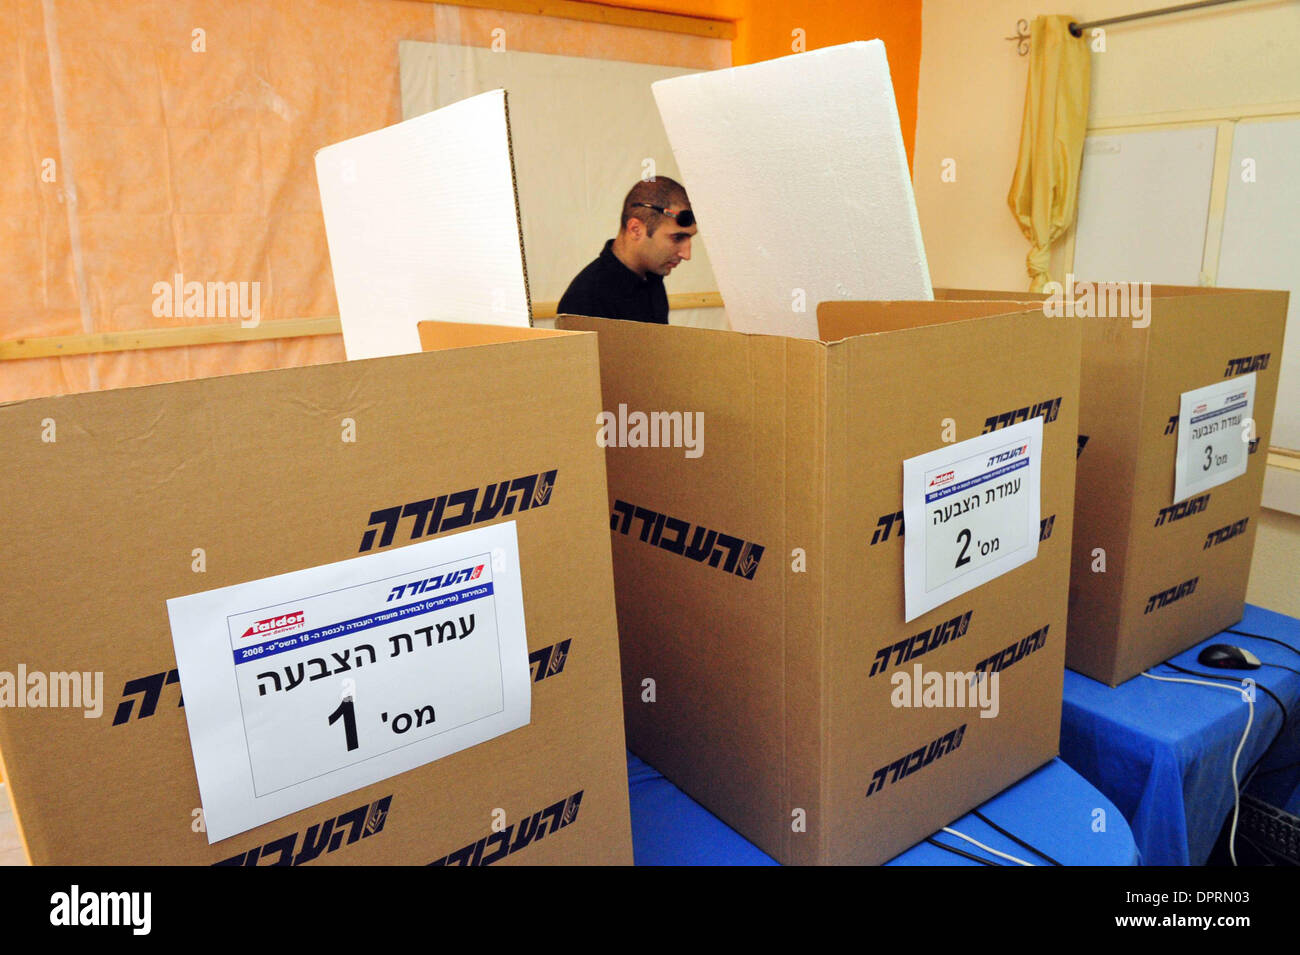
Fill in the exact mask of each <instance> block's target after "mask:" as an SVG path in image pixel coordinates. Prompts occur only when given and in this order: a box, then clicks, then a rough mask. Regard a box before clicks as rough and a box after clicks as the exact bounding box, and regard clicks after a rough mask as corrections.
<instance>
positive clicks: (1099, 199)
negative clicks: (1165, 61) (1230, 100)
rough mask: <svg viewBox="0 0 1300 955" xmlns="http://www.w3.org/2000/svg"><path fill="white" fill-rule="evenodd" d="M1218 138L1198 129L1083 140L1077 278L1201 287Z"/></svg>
mask: <svg viewBox="0 0 1300 955" xmlns="http://www.w3.org/2000/svg"><path fill="white" fill-rule="evenodd" d="M1216 135H1217V129H1216V128H1215V127H1214V126H1203V127H1196V128H1191V129H1161V130H1155V131H1149V132H1135V133H1115V134H1111V135H1104V136H1102V135H1096V136H1089V137H1087V139H1085V140H1084V146H1083V167H1082V169H1081V170H1080V173H1079V217H1078V224H1077V225H1076V227H1075V241H1074V269H1073V272H1074V276H1075V278H1077V279H1079V280H1082V281H1089V282H1152V283H1159V284H1162V285H1200V284H1201V261H1202V258H1203V256H1204V253H1205V229H1206V222H1207V219H1208V217H1209V210H1210V183H1211V180H1212V178H1213V175H1214V143H1215V137H1216Z"/></svg>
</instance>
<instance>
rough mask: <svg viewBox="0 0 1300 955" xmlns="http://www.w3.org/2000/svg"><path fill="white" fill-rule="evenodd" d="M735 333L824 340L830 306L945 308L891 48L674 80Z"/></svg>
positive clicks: (677, 148) (665, 101)
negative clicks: (920, 302)
mask: <svg viewBox="0 0 1300 955" xmlns="http://www.w3.org/2000/svg"><path fill="white" fill-rule="evenodd" d="M653 90H654V94H655V101H656V103H657V104H658V106H659V112H660V115H661V116H662V117H663V121H664V127H665V129H666V130H667V132H668V140H669V142H670V143H671V144H672V148H673V156H674V157H675V158H676V160H677V165H678V167H679V168H680V169H681V171H682V175H683V177H684V182H683V184H684V185H685V186H686V190H687V192H688V193H689V194H690V197H691V205H692V207H693V208H694V210H695V214H696V218H697V219H698V220H699V223H700V233H701V235H702V237H703V240H704V242H705V243H706V244H707V245H708V247H709V256H710V258H711V260H712V263H713V271H714V275H715V276H716V277H717V280H718V290H719V291H720V292H721V293H722V300H723V301H724V302H725V303H726V307H727V318H728V320H729V321H730V323H731V327H732V328H733V329H735V330H736V331H742V332H761V333H765V334H779V335H795V336H798V337H800V338H811V339H815V338H817V305H818V303H820V302H823V301H830V300H837V299H856V300H889V299H895V300H896V299H931V298H933V295H932V293H931V288H930V275H929V268H928V266H927V265H926V260H925V248H924V246H923V245H922V242H921V226H920V222H919V221H918V219H917V215H916V200H915V198H914V196H913V194H912V182H911V178H910V176H909V174H908V168H907V153H906V151H905V150H904V147H903V137H902V133H901V131H900V129H899V123H898V107H897V105H896V104H895V102H894V88H893V85H892V84H891V82H890V79H889V63H888V61H887V60H886V58H885V45H884V44H883V43H882V42H880V41H879V40H870V41H866V42H858V43H848V44H845V45H843V46H834V47H828V48H826V49H822V50H814V51H812V52H808V53H799V54H796V55H794V56H787V57H782V58H780V59H776V60H769V61H767V62H764V63H756V64H752V65H750V66H740V67H735V68H733V69H728V70H716V71H713V72H710V73H694V74H691V75H689V76H682V77H676V78H673V79H667V80H660V81H659V82H657V83H655V84H654V87H653Z"/></svg>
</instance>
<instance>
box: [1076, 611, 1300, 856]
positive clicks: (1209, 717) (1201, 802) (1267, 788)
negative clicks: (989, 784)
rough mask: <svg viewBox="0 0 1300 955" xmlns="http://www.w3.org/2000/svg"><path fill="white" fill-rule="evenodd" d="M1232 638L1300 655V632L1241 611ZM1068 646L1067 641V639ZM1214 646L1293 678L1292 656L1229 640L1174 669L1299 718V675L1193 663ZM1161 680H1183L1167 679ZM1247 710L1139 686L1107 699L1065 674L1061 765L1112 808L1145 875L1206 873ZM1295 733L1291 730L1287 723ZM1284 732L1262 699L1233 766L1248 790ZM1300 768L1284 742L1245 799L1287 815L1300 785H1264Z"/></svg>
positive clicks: (1157, 670)
mask: <svg viewBox="0 0 1300 955" xmlns="http://www.w3.org/2000/svg"><path fill="white" fill-rule="evenodd" d="M1232 629H1234V630H1246V631H1250V632H1252V633H1260V634H1264V635H1266V636H1270V637H1273V638H1275V639H1279V640H1284V641H1286V642H1287V643H1288V644H1290V645H1291V646H1293V647H1297V648H1300V620H1296V619H1295V618H1293V617H1287V616H1284V615H1283V614H1279V613H1273V612H1272V611H1268V610H1264V609H1262V608H1259V607H1254V606H1251V605H1247V607H1246V613H1245V617H1244V618H1243V620H1242V621H1241V623H1239V624H1237V625H1235V626H1234V627H1233V628H1232ZM1067 639H1068V637H1067ZM1212 643H1228V644H1233V645H1235V646H1240V647H1243V648H1245V649H1247V650H1249V651H1250V652H1251V653H1253V654H1255V656H1257V657H1259V658H1260V660H1262V661H1264V662H1265V663H1266V664H1269V663H1272V664H1281V665H1283V666H1287V667H1292V668H1294V669H1297V670H1300V653H1296V652H1292V651H1291V650H1288V649H1286V648H1285V647H1279V646H1277V645H1276V644H1272V643H1268V642H1267V641H1264V640H1257V639H1254V638H1252V637H1247V636H1240V635H1238V634H1233V633H1226V632H1225V633H1222V634H1219V635H1217V636H1215V637H1212V638H1210V639H1209V640H1206V641H1204V642H1203V643H1201V644H1198V645H1197V646H1195V647H1193V648H1192V649H1191V650H1188V651H1187V652H1185V653H1180V654H1178V655H1177V656H1175V657H1173V658H1172V659H1173V662H1174V663H1177V664H1178V665H1179V666H1182V667H1185V668H1186V669H1189V670H1196V671H1198V672H1202V673H1215V674H1217V675H1222V676H1224V677H1226V678H1227V679H1230V680H1235V681H1240V680H1241V679H1242V678H1243V677H1247V676H1248V677H1251V678H1252V679H1254V680H1255V681H1256V682H1257V683H1258V684H1259V685H1261V686H1267V687H1268V688H1269V689H1270V690H1272V691H1273V692H1274V693H1276V694H1277V695H1278V696H1279V697H1280V698H1281V699H1282V701H1283V702H1284V703H1285V705H1286V706H1287V709H1288V710H1290V711H1291V712H1292V713H1295V711H1296V710H1297V709H1298V708H1300V675H1298V674H1295V673H1291V672H1288V671H1287V670H1284V669H1279V668H1278V667H1277V666H1264V667H1262V668H1260V669H1258V670H1248V671H1243V670H1211V669H1210V668H1208V667H1204V666H1201V665H1200V664H1199V663H1197V662H1196V657H1197V654H1198V653H1199V652H1200V651H1201V649H1202V648H1203V647H1205V646H1208V645H1209V644H1212ZM1148 672H1150V673H1153V674H1155V675H1158V676H1169V677H1186V678H1187V679H1194V678H1193V677H1187V675H1186V674H1183V673H1179V672H1177V671H1175V670H1173V669H1172V668H1170V667H1167V666H1164V665H1161V666H1156V667H1152V668H1151V670H1149V671H1148ZM1246 717H1247V706H1246V703H1245V702H1244V700H1243V698H1242V696H1241V695H1240V694H1239V693H1230V692H1228V691H1226V690H1216V689H1211V688H1210V687H1203V686H1188V685H1187V684H1183V683H1159V682H1156V681H1154V680H1149V679H1147V678H1146V677H1142V676H1138V677H1134V678H1133V679H1131V680H1129V681H1128V682H1126V683H1123V684H1121V685H1120V686H1118V687H1116V688H1114V689H1111V688H1110V687H1107V686H1105V685H1104V684H1101V683H1098V682H1096V681H1095V680H1091V679H1089V678H1088V677H1085V676H1082V675H1080V674H1078V673H1075V672H1073V671H1071V670H1067V671H1066V672H1065V700H1064V707H1063V710H1062V719H1061V758H1062V759H1064V760H1065V761H1066V762H1067V763H1069V764H1070V766H1072V767H1073V768H1074V769H1076V770H1078V771H1079V772H1080V773H1081V774H1082V775H1083V776H1084V777H1085V778H1087V779H1088V781H1089V782H1091V783H1092V784H1093V785H1095V786H1096V787H1097V788H1098V789H1099V790H1101V792H1102V793H1104V794H1105V795H1106V796H1107V797H1109V799H1110V800H1111V801H1112V802H1113V803H1114V804H1115V805H1116V806H1118V807H1119V809H1120V811H1121V812H1122V813H1123V814H1124V817H1125V818H1126V819H1127V820H1128V822H1129V824H1130V826H1131V827H1132V830H1133V835H1134V838H1135V839H1136V840H1137V846H1138V850H1139V851H1140V852H1141V853H1142V860H1143V862H1144V863H1145V864H1147V865H1189V864H1190V865H1203V864H1204V863H1205V861H1206V860H1207V859H1208V858H1209V855H1210V851H1211V849H1213V847H1214V842H1215V840H1216V839H1217V837H1218V835H1219V832H1220V830H1221V828H1222V826H1223V821H1224V819H1225V818H1226V817H1227V815H1228V814H1229V813H1231V811H1232V801H1233V794H1232V778H1231V776H1230V769H1231V766H1232V757H1233V753H1234V752H1235V751H1236V749H1237V745H1238V743H1239V742H1240V741H1241V734H1242V731H1243V730H1244V729H1245V726H1246ZM1293 722H1294V721H1293ZM1281 727H1282V714H1281V711H1280V709H1279V708H1278V705H1277V703H1275V702H1274V701H1273V699H1272V698H1271V697H1270V696H1268V694H1266V693H1263V692H1257V693H1256V698H1255V717H1254V722H1253V725H1252V726H1251V730H1250V735H1249V737H1248V738H1247V740H1246V745H1245V748H1244V749H1243V750H1242V753H1241V757H1240V760H1239V764H1238V775H1239V777H1240V778H1244V777H1245V775H1246V773H1247V772H1248V771H1249V769H1250V768H1251V767H1252V766H1253V765H1255V762H1256V760H1258V759H1259V758H1260V756H1261V754H1263V753H1264V752H1265V751H1266V750H1268V749H1269V746H1270V744H1271V743H1273V741H1274V738H1275V737H1277V735H1278V731H1279V729H1280V728H1281ZM1297 758H1300V736H1298V735H1297V733H1296V731H1295V729H1294V726H1292V728H1290V729H1289V730H1288V732H1287V733H1286V734H1284V735H1283V737H1282V738H1280V739H1278V741H1277V745H1276V746H1274V747H1273V749H1272V750H1271V751H1270V752H1269V755H1268V758H1267V759H1266V760H1265V761H1264V762H1263V763H1261V765H1260V770H1259V772H1258V773H1257V774H1256V777H1255V782H1253V783H1252V785H1251V787H1250V791H1251V792H1255V793H1257V794H1258V795H1260V796H1261V798H1265V799H1267V800H1268V801H1270V802H1273V803H1274V804H1280V805H1287V804H1288V802H1290V805H1291V806H1292V807H1293V808H1292V811H1293V812H1294V811H1295V808H1294V807H1295V805H1296V803H1295V800H1294V797H1292V796H1291V794H1292V793H1294V791H1295V788H1296V782H1297V779H1298V778H1300V769H1297V768H1295V767H1293V768H1291V769H1290V770H1286V771H1283V772H1275V773H1267V770H1269V769H1270V768H1273V767H1275V766H1279V765H1285V764H1287V763H1290V762H1294V761H1295V760H1296V759H1297Z"/></svg>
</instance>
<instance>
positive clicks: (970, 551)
mask: <svg viewBox="0 0 1300 955" xmlns="http://www.w3.org/2000/svg"><path fill="white" fill-rule="evenodd" d="M1042 449H1043V419H1042V418H1031V419H1030V420H1028V421H1022V422H1020V423H1019V424H1014V425H1012V426H1011V427H1009V428H1003V429H1002V430H1000V431H993V432H990V433H989V434H981V435H980V436H979V437H976V438H970V439H969V440H966V441H960V442H958V443H956V444H952V445H949V446H948V447H945V448H940V449H938V450H936V451H931V452H929V453H928V454H922V455H919V456H917V457H915V458H909V459H907V460H906V461H904V462H903V526H904V527H905V528H906V529H907V532H906V534H905V535H904V537H903V598H904V603H905V605H906V618H907V619H908V620H914V619H915V618H917V617H919V616H920V615H921V614H923V613H925V612H927V611H929V610H933V609H934V608H935V607H938V606H939V605H940V604H944V603H947V602H948V601H949V600H952V599H953V598H954V597H957V596H959V595H961V594H964V593H966V592H967V591H968V590H973V589H975V588H976V587H978V586H979V585H980V584H983V583H987V582H988V581H990V580H992V579H993V578H994V577H1000V576H1001V575H1002V574H1005V573H1006V572H1007V571H1009V570H1012V569H1014V568H1016V567H1019V566H1020V565H1021V564H1024V563H1028V562H1029V561H1031V560H1033V559H1034V558H1035V557H1037V556H1038V533H1039V497H1040V482H1041V476H1042Z"/></svg>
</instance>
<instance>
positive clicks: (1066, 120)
mask: <svg viewBox="0 0 1300 955" xmlns="http://www.w3.org/2000/svg"><path fill="white" fill-rule="evenodd" d="M1069 25H1070V17H1064V16H1052V17H1035V18H1034V23H1033V26H1032V27H1031V28H1030V36H1031V39H1030V51H1029V84H1028V86H1027V88H1026V89H1025V117H1024V121H1023V123H1022V124H1021V127H1020V156H1019V159H1018V161H1017V162H1016V174H1015V177H1014V178H1013V179H1012V180H1011V191H1010V192H1008V193H1007V205H1009V206H1010V207H1011V213H1012V215H1014V216H1015V217H1016V221H1017V222H1019V223H1020V231H1021V232H1023V233H1024V234H1025V238H1026V239H1028V240H1029V244H1030V248H1029V255H1028V256H1026V258H1025V264H1026V267H1027V270H1028V272H1029V279H1030V284H1029V289H1030V291H1031V292H1040V291H1042V289H1043V286H1044V285H1045V284H1046V283H1047V282H1049V281H1051V276H1050V275H1049V274H1048V262H1049V257H1050V251H1051V247H1052V243H1053V242H1055V241H1056V240H1057V239H1059V238H1060V237H1061V235H1062V234H1064V232H1065V230H1066V229H1068V228H1069V227H1070V223H1071V222H1073V221H1074V213H1075V208H1076V206H1077V204H1078V199H1079V165H1080V162H1081V160H1082V157H1083V134H1084V131H1085V130H1086V129H1087V125H1088V79H1089V75H1090V71H1091V65H1092V64H1091V61H1090V60H1089V58H1088V41H1087V40H1086V39H1085V38H1083V37H1073V36H1071V35H1070V30H1069Z"/></svg>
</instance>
